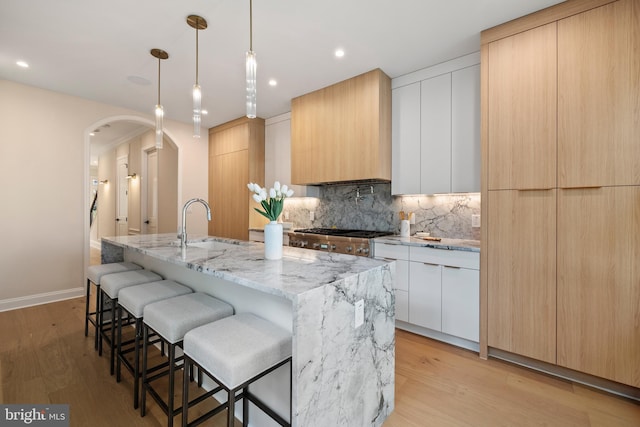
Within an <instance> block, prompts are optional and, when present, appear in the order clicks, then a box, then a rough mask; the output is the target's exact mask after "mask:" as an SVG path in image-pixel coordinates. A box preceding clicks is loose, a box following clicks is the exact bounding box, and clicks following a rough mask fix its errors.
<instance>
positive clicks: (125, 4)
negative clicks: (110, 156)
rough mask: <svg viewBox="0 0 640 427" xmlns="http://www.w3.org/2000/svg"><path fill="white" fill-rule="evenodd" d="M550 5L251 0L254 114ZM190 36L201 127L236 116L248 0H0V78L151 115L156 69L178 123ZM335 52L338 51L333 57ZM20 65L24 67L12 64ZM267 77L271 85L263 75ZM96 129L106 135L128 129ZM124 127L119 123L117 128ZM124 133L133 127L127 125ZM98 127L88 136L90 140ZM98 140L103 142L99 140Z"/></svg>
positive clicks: (489, 0) (184, 112) (419, 58)
mask: <svg viewBox="0 0 640 427" xmlns="http://www.w3.org/2000/svg"><path fill="white" fill-rule="evenodd" d="M556 3H560V1H557V0H446V1H445V0H437V1H436V0H396V1H392V0H316V1H310V0H255V1H254V2H253V49H254V51H255V52H256V54H257V58H258V102H257V105H258V107H257V111H258V116H259V117H263V118H269V117H273V116H276V115H278V114H281V113H285V112H287V111H290V100H291V98H292V97H296V96H299V95H302V94H305V93H308V92H311V91H313V90H316V89H319V88H322V87H325V86H327V85H330V84H332V83H335V82H338V81H341V80H344V79H347V78H349V77H353V76H355V75H358V74H361V73H364V72H366V71H369V70H371V69H374V68H381V69H382V70H383V71H384V72H385V73H386V74H387V75H389V76H390V77H391V78H395V77H398V76H401V75H403V74H407V73H410V72H413V71H416V70H419V69H421V68H425V67H428V66H431V65H434V64H437V63H439V62H443V61H446V60H448V59H452V58H455V57H458V56H462V55H465V54H468V53H471V52H474V51H477V50H479V46H480V34H479V33H480V31H482V30H483V29H486V28H490V27H492V26H495V25H498V24H500V23H503V22H506V21H509V20H511V19H514V18H517V17H520V16H523V15H526V14H528V13H531V12H534V11H536V10H540V9H543V8H545V7H547V6H550V5H553V4H556ZM191 14H197V15H200V16H202V17H204V18H205V19H206V20H207V21H208V28H207V29H206V30H201V31H200V32H199V63H200V66H199V83H200V85H201V86H202V91H203V108H205V109H207V110H208V112H209V114H208V115H207V116H204V117H203V127H204V128H209V127H212V126H215V125H218V124H221V123H224V122H227V121H229V120H232V119H235V118H238V117H241V116H243V115H244V80H245V78H244V57H245V52H246V51H247V50H248V47H249V0H207V1H204V0H180V1H176V0H173V1H171V0H135V1H131V0H108V1H107V0H103V1H97V0H64V1H52V0H19V1H18V0H2V1H0V79H6V80H11V81H15V82H19V83H23V84H26V85H31V86H36V87H40V88H44V89H50V90H53V91H56V92H62V93H66V94H70V95H75V96H78V97H82V98H86V99H90V100H95V101H99V102H102V103H106V104H110V105H115V106H120V107H125V108H129V109H132V110H135V111H139V112H141V113H144V114H147V115H148V116H149V118H151V117H152V114H153V108H154V105H155V104H156V101H157V83H158V60H157V59H156V58H154V57H152V56H151V55H150V53H149V51H150V50H151V49H152V48H160V49H163V50H165V51H167V52H168V53H169V59H167V60H164V61H162V65H161V103H162V105H163V106H164V110H165V118H166V119H171V120H178V121H181V122H185V123H189V122H190V120H191V87H192V85H193V83H194V81H195V30H194V29H193V28H191V27H190V26H189V25H188V24H187V23H186V17H187V16H188V15H191ZM338 47H340V48H342V49H344V51H345V55H344V57H342V58H336V57H335V56H334V51H335V50H336V48H338ZM17 60H23V61H26V62H27V63H28V64H29V68H27V69H24V68H20V67H18V66H16V61H17ZM270 79H276V80H277V82H278V84H277V86H274V87H272V86H270V85H269V84H268V81H269V80H270ZM121 125H123V126H124V127H125V128H124V129H120V125H118V124H113V126H112V127H111V128H105V129H101V133H100V134H101V135H102V136H101V137H95V140H96V141H98V140H101V141H102V142H103V143H105V140H104V139H105V138H106V137H105V135H108V137H109V138H111V139H110V141H111V142H113V141H115V140H117V139H119V138H122V136H123V135H124V134H128V133H136V132H139V129H131V125H130V124H129V125H126V124H121ZM125 125H126V126H125ZM134 128H135V126H134ZM100 134H99V135H100ZM108 142H109V141H107V142H106V143H108Z"/></svg>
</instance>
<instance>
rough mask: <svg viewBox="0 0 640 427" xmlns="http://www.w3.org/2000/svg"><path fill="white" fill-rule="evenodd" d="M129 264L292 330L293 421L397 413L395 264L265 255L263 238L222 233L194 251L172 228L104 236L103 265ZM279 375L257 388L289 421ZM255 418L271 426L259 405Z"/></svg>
mask: <svg viewBox="0 0 640 427" xmlns="http://www.w3.org/2000/svg"><path fill="white" fill-rule="evenodd" d="M122 260H126V261H132V262H136V263H138V264H140V265H142V266H144V267H145V268H147V269H150V270H152V271H154V272H157V273H158V274H161V275H162V276H163V277H165V278H167V279H172V280H175V281H178V282H180V283H183V284H185V285H188V286H190V287H191V288H193V289H194V290H195V291H201V292H206V293H208V294H210V295H212V296H214V297H216V298H220V299H222V300H224V301H227V302H228V303H230V304H231V305H233V306H234V309H235V311H236V313H241V312H253V313H255V314H256V315H258V316H260V317H263V318H265V319H268V320H271V321H272V322H274V323H276V324H278V325H280V326H282V327H283V328H286V329H287V330H290V331H291V332H292V335H293V349H292V372H293V374H292V376H293V381H292V382H293V386H292V391H291V392H292V396H291V401H292V420H291V421H292V426H304V427H313V426H318V427H320V426H322V427H325V426H328V425H330V426H350V427H351V426H380V425H382V423H383V422H384V420H385V419H386V418H387V417H388V415H389V414H390V413H391V411H392V410H393V407H394V369H395V366H394V365H395V333H394V320H395V311H394V310H395V305H394V293H393V276H394V274H395V263H393V262H383V261H379V260H374V259H371V258H366V257H356V256H350V255H340V254H331V253H325V252H320V251H313V250H307V249H300V248H293V247H284V248H283V258H282V259H281V260H275V261H273V260H265V259H264V246H263V244H261V243H255V242H245V241H238V240H230V239H220V238H215V237H199V238H195V239H190V241H189V244H188V246H187V248H186V249H182V248H180V244H179V241H178V239H176V237H175V235H174V234H163V235H138V236H120V237H110V238H103V239H102V262H103V263H104V262H115V261H122ZM360 300H363V302H364V318H363V323H362V325H360V326H358V327H356V325H355V317H356V316H355V311H356V310H355V305H356V302H358V301H360ZM274 374H275V375H269V376H267V377H265V378H263V379H262V380H260V381H258V382H257V383H256V384H255V387H253V386H252V387H253V388H252V390H253V391H254V393H256V394H258V395H259V396H260V397H262V398H263V399H264V400H265V401H266V402H267V403H268V404H270V405H272V406H273V407H274V408H275V409H276V411H277V412H279V413H280V414H281V415H283V416H284V417H285V418H288V417H287V414H288V411H289V405H288V397H289V396H288V395H289V392H288V367H287V366H284V367H282V368H280V369H279V370H278V371H275V372H274ZM252 409H253V408H252ZM250 420H251V425H254V426H255V425H259V426H268V425H273V424H272V422H271V420H270V419H268V418H267V417H264V416H263V414H261V413H260V411H255V412H254V411H252V413H251V416H250Z"/></svg>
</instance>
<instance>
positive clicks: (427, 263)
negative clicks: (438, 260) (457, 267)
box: [423, 262, 440, 267]
mask: <svg viewBox="0 0 640 427" xmlns="http://www.w3.org/2000/svg"><path fill="white" fill-rule="evenodd" d="M423 264H424V265H432V266H434V267H438V266H440V264H434V263H432V262H423Z"/></svg>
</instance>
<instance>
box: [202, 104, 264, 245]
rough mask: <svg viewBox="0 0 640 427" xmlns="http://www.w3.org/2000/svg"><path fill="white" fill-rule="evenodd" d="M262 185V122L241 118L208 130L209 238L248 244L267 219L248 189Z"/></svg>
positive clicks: (261, 120)
mask: <svg viewBox="0 0 640 427" xmlns="http://www.w3.org/2000/svg"><path fill="white" fill-rule="evenodd" d="M249 182H257V183H259V184H260V185H263V183H264V120H263V119H247V118H244V117H243V118H240V119H237V120H233V121H231V122H228V123H225V124H222V125H220V126H216V127H214V128H211V129H209V204H210V205H211V221H210V222H209V234H210V235H212V236H218V237H227V238H231V239H239V240H248V239H249V228H262V227H263V226H264V224H266V222H267V220H266V218H264V217H262V216H261V215H260V214H258V213H257V212H256V211H255V210H254V209H253V208H254V207H257V204H256V203H255V202H254V201H253V199H252V198H251V193H250V192H249V190H248V189H247V184H248V183H249Z"/></svg>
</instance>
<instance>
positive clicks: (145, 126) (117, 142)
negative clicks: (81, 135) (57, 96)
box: [84, 116, 180, 265]
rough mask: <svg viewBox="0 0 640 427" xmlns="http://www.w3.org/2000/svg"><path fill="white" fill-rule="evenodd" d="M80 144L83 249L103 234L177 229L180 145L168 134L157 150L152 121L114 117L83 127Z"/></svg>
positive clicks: (96, 241) (130, 233) (93, 246)
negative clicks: (83, 152) (83, 188)
mask: <svg viewBox="0 0 640 427" xmlns="http://www.w3.org/2000/svg"><path fill="white" fill-rule="evenodd" d="M85 144H86V146H85V148H86V152H87V156H86V157H87V168H86V170H87V179H86V182H87V186H86V191H85V198H86V203H85V204H84V206H86V207H87V208H86V209H87V210H88V211H89V210H91V211H90V214H89V215H87V225H86V236H87V239H86V253H87V254H88V253H89V246H91V247H92V248H96V249H99V248H100V239H101V238H102V237H105V236H114V235H132V234H146V233H167V232H175V231H176V230H177V228H176V227H177V223H178V210H179V209H178V200H179V194H178V193H179V191H178V189H179V183H178V181H179V174H178V164H179V153H180V150H179V148H178V146H177V145H176V144H175V142H174V141H173V138H172V137H171V135H168V134H166V133H165V141H164V146H163V148H162V149H156V148H155V134H154V124H153V123H152V122H151V121H149V120H146V119H144V118H140V117H136V116H118V117H110V118H107V119H104V120H101V121H99V122H96V123H94V124H93V125H91V126H90V127H88V128H87V130H86V132H85ZM91 262H92V263H95V262H96V260H95V259H93V260H91ZM85 265H86V264H85Z"/></svg>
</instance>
